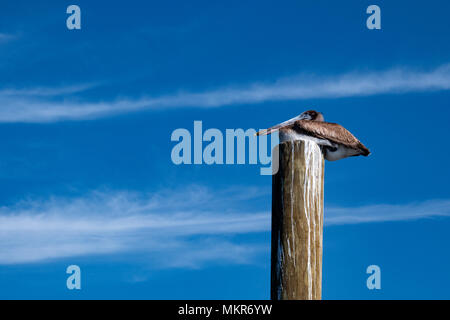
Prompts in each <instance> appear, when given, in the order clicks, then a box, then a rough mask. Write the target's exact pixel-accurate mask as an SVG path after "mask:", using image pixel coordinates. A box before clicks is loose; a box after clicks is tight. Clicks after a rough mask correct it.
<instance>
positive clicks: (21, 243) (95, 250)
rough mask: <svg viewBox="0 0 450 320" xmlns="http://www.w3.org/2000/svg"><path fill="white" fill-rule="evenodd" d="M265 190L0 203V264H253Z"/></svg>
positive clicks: (412, 212)
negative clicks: (94, 258) (121, 259)
mask: <svg viewBox="0 0 450 320" xmlns="http://www.w3.org/2000/svg"><path fill="white" fill-rule="evenodd" d="M268 195H269V193H268V191H267V190H261V189H259V188H256V187H255V188H252V187H245V188H243V187H233V188H230V189H227V190H218V191H215V192H212V191H211V190H210V189H208V188H204V187H200V186H188V187H186V188H185V189H178V190H166V191H159V192H156V193H149V194H142V193H132V192H92V193H90V194H88V195H86V196H83V197H78V198H51V199H46V200H26V201H23V202H20V203H18V204H16V205H13V206H8V207H1V208H0V265H1V264H22V263H34V262H43V261H48V260H51V259H58V258H67V257H75V256H85V255H102V254H133V253H138V254H139V256H140V257H145V258H146V259H147V262H148V263H149V264H151V265H153V266H155V267H158V268H170V267H188V268H198V267H202V266H204V265H205V264H209V263H227V264H248V263H257V261H260V259H259V258H260V257H262V256H264V255H267V254H268V252H269V250H270V249H269V247H270V245H269V243H261V242H251V241H245V240H243V239H244V238H242V236H243V235H246V234H252V233H267V232H269V231H270V212H269V211H268V210H267V209H262V210H259V211H258V210H257V209H254V204H255V202H257V203H264V200H263V199H267V196H268ZM267 205H268V206H269V205H270V204H267ZM444 216H445V217H450V200H433V201H424V202H417V203H409V204H401V205H390V204H380V205H368V206H361V207H349V208H344V207H333V206H326V207H325V225H326V226H333V225H346V224H356V223H374V222H388V221H409V220H415V219H423V218H432V217H444ZM258 257H259V258H258Z"/></svg>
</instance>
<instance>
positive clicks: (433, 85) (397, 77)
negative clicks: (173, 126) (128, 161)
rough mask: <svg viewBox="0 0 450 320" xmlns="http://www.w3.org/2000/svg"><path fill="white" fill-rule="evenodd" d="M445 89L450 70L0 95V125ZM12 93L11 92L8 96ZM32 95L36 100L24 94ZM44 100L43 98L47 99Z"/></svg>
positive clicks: (444, 67)
mask: <svg viewBox="0 0 450 320" xmlns="http://www.w3.org/2000/svg"><path fill="white" fill-rule="evenodd" d="M449 89H450V64H446V65H442V66H440V67H438V68H436V69H433V70H429V71H414V70H411V69H406V68H395V69H390V70H386V71H377V72H370V71H367V72H350V73H345V74H341V75H334V76H314V75H309V76H307V75H301V76H297V77H291V78H283V79H279V80H276V81H273V82H272V83H253V84H249V85H240V86H229V87H223V88H219V89H216V90H210V91H205V92H185V91H179V92H177V93H174V94H172V95H165V96H143V97H141V98H139V99H132V98H123V99H118V100H111V98H109V99H110V100H105V101H95V102H80V101H79V100H78V99H75V100H74V99H64V100H62V101H54V100H53V99H50V98H49V97H48V94H42V92H52V90H53V89H47V90H43V89H40V90H35V89H29V90H27V91H28V94H25V95H14V96H11V90H12V89H8V90H5V91H0V103H1V108H0V122H52V121H59V120H81V119H95V118H99V117H104V116H108V115H113V114H120V113H125V112H136V111H139V110H154V109H168V108H186V107H189V108H218V107H224V106H230V105H245V104H256V103H262V102H267V101H282V100H303V99H311V98H326V99H329V98H342V97H354V96H370V95H377V94H394V93H408V92H422V91H434V90H449ZM12 91H14V90H12ZM30 92H31V93H33V92H36V94H29V93H30ZM46 96H47V97H46Z"/></svg>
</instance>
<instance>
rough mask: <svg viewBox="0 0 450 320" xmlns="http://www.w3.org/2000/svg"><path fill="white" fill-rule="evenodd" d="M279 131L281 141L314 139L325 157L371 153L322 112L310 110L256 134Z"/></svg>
mask: <svg viewBox="0 0 450 320" xmlns="http://www.w3.org/2000/svg"><path fill="white" fill-rule="evenodd" d="M276 131H279V134H280V142H283V141H294V140H312V141H314V142H316V143H317V144H318V145H320V146H322V150H323V152H324V156H325V159H327V160H329V161H335V160H340V159H344V158H347V157H353V156H359V155H363V156H365V157H366V156H368V155H369V154H370V151H369V149H367V148H366V147H365V146H364V145H363V144H362V143H361V142H360V141H359V140H358V139H356V138H355V136H354V135H352V134H351V133H350V132H349V131H348V130H347V129H345V128H344V127H342V126H341V125H339V124H337V123H331V122H325V121H324V118H323V115H322V113H320V112H317V111H314V110H308V111H305V112H303V113H302V114H300V115H299V116H297V117H295V118H292V119H290V120H288V121H285V122H283V123H280V124H278V125H276V126H273V127H271V128H269V129H266V130H261V131H259V132H257V133H256V135H258V136H261V135H266V134H271V133H272V132H276Z"/></svg>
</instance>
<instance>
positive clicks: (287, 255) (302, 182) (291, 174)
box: [271, 141, 324, 300]
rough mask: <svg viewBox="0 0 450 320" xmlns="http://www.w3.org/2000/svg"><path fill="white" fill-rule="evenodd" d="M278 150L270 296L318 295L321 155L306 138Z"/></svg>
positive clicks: (314, 297) (303, 297)
mask: <svg viewBox="0 0 450 320" xmlns="http://www.w3.org/2000/svg"><path fill="white" fill-rule="evenodd" d="M274 151H275V152H277V151H276V150H274ZM278 152H279V169H278V173H277V174H276V175H274V176H273V178H272V257H271V260H272V261H271V267H272V270H271V298H272V299H274V300H320V299H321V296H322V241H323V180H324V159H323V155H322V152H321V150H320V147H319V146H318V145H317V144H316V143H315V142H311V141H294V142H291V141H286V142H283V143H281V144H280V145H279V150H278Z"/></svg>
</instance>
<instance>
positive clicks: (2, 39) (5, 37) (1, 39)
mask: <svg viewBox="0 0 450 320" xmlns="http://www.w3.org/2000/svg"><path fill="white" fill-rule="evenodd" d="M15 38H16V36H15V35H13V34H8V33H0V44H2V43H6V42H8V41H11V40H13V39H15Z"/></svg>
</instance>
